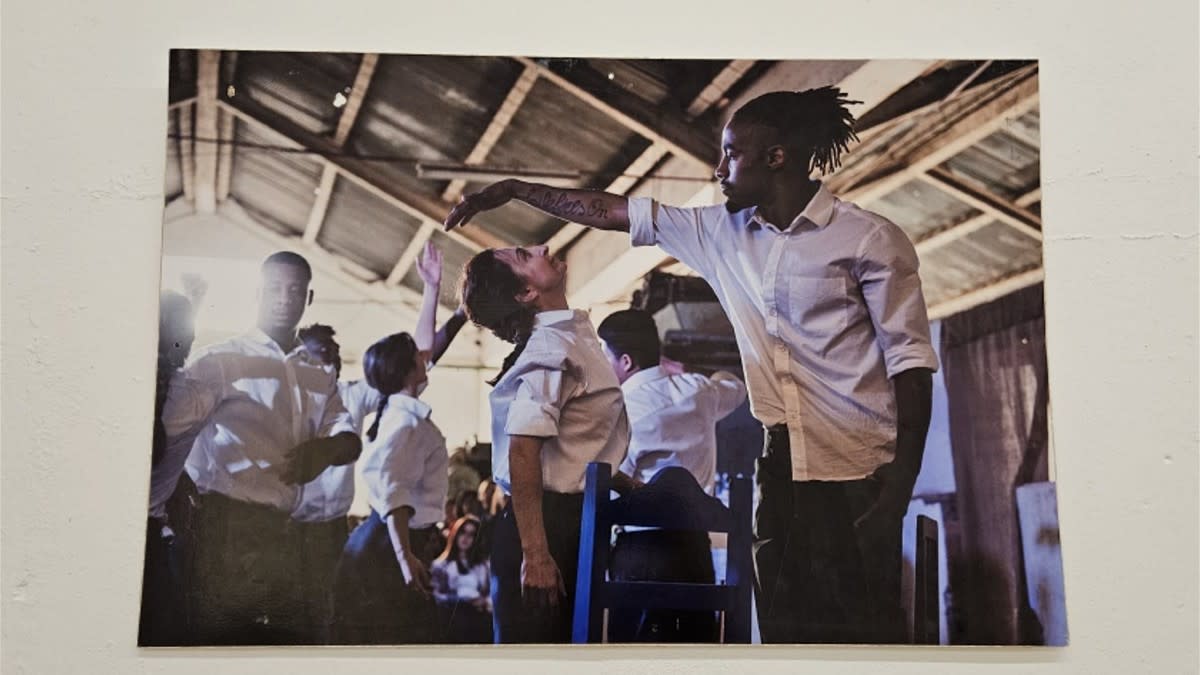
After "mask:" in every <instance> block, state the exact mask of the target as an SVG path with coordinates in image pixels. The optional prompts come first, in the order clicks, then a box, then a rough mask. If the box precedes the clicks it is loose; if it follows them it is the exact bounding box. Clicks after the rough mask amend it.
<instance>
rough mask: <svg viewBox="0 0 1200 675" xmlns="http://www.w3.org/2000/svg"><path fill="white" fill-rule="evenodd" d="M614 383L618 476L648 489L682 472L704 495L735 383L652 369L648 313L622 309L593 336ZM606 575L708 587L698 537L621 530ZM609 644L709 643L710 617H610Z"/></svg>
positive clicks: (707, 545) (738, 395) (739, 396)
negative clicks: (627, 431)
mask: <svg viewBox="0 0 1200 675" xmlns="http://www.w3.org/2000/svg"><path fill="white" fill-rule="evenodd" d="M597 333H598V334H599V335H600V339H601V340H602V341H603V343H604V351H605V354H607V356H608V359H609V362H610V363H611V365H612V369H613V373H615V374H616V376H617V380H618V381H619V382H620V383H621V392H622V393H623V394H624V396H625V409H626V410H627V411H628V413H629V426H630V428H631V429H632V435H631V437H630V440H629V454H627V455H626V456H625V461H624V462H622V464H621V467H620V471H621V473H623V474H625V475H627V476H629V477H630V478H632V479H633V480H634V482H635V483H638V484H644V483H648V482H649V481H650V479H651V478H653V477H654V475H655V474H657V473H658V472H659V471H661V470H663V469H664V468H666V467H668V466H679V467H683V468H684V469H687V470H688V472H689V473H691V474H692V477H693V478H695V479H696V483H697V485H699V486H700V487H701V488H702V489H703V490H704V491H705V492H706V493H708V494H710V495H711V494H712V492H713V484H714V482H715V478H716V467H717V429H716V428H717V422H719V421H720V420H721V419H723V418H724V417H725V416H727V415H728V414H729V413H731V412H733V411H734V410H736V409H737V407H738V406H740V405H741V404H742V401H744V400H746V387H745V385H743V384H742V382H741V380H739V379H738V378H737V376H735V375H732V374H730V373H726V372H721V371H718V372H716V373H714V374H713V376H712V377H706V376H704V375H701V374H699V373H686V372H678V371H679V368H680V366H678V365H677V364H671V366H670V367H664V366H662V365H660V355H659V354H660V351H661V344H660V341H659V337H658V326H657V325H655V323H654V317H652V316H650V314H648V313H646V312H643V311H640V310H636V309H628V310H623V311H619V312H615V313H613V314H610V315H609V316H608V317H607V318H605V319H604V321H602V322H601V323H600V327H599V328H598V329H597ZM609 573H610V574H611V575H612V578H613V579H616V580H620V581H675V582H687V583H702V584H711V583H713V582H714V580H715V571H714V569H713V560H712V550H711V542H710V541H709V538H708V533H706V532H689V531H672V530H661V529H643V528H635V527H626V528H624V529H623V531H622V532H621V533H620V534H619V535H618V536H617V541H616V544H615V545H614V546H613V550H612V557H611V560H610V563H609ZM610 617H611V620H610V621H609V641H611V642H632V641H637V642H715V641H716V639H717V628H718V624H717V620H716V615H715V614H714V613H712V612H685V611H655V612H640V611H637V610H632V611H629V610H613V611H612V612H610Z"/></svg>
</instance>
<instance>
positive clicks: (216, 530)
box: [191, 493, 315, 645]
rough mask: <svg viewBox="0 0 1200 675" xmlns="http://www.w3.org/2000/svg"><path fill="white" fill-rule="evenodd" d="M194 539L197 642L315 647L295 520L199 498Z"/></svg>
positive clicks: (261, 509)
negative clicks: (302, 579) (306, 604)
mask: <svg viewBox="0 0 1200 675" xmlns="http://www.w3.org/2000/svg"><path fill="white" fill-rule="evenodd" d="M194 536H195V549H196V550H195V556H194V561H195V571H194V573H193V575H192V589H191V591H192V594H191V597H192V603H193V607H194V613H193V616H194V622H195V625H194V631H193V632H194V637H195V643H196V644H203V645H292V644H311V643H313V642H314V641H315V639H314V636H313V635H312V634H311V632H310V631H311V628H310V627H309V626H308V622H307V621H306V613H305V603H304V600H303V584H302V583H301V576H300V566H299V560H300V558H301V555H302V554H301V551H300V546H299V545H298V541H299V539H298V537H297V536H296V533H295V526H294V524H293V522H292V520H291V518H290V517H289V514H287V513H286V512H283V511H279V510H277V509H274V508H271V507H269V506H262V505H257V504H250V503H247V502H240V501H236V500H233V499H230V498H228V497H225V496H223V495H220V494H216V493H209V494H205V495H200V497H199V505H198V509H197V513H196V519H195V523H194Z"/></svg>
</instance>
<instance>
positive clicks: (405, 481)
mask: <svg viewBox="0 0 1200 675" xmlns="http://www.w3.org/2000/svg"><path fill="white" fill-rule="evenodd" d="M431 412H432V410H431V409H430V407H429V405H428V404H426V403H424V402H423V401H419V400H417V399H415V398H412V397H411V396H408V395H407V394H392V395H391V396H390V397H389V398H388V403H387V407H386V408H384V409H383V419H382V420H380V422H379V430H378V433H377V434H376V436H375V440H374V441H372V440H370V439H367V438H364V439H363V443H364V447H363V455H362V457H361V458H360V461H361V462H362V475H363V481H364V482H366V484H367V501H368V503H369V504H370V505H371V509H372V510H374V511H375V512H376V513H378V514H379V517H380V518H384V517H386V516H387V514H388V513H390V512H391V511H393V510H395V509H398V508H400V507H401V506H409V507H411V508H412V509H413V516H412V518H411V519H410V520H409V521H408V526H409V527H410V528H413V529H416V528H422V527H428V526H430V525H433V524H434V523H436V522H438V521H439V520H441V519H442V517H443V516H445V506H446V490H447V489H448V487H449V480H450V479H449V476H450V453H449V452H447V451H446V439H445V437H444V436H442V432H441V431H439V430H438V428H437V425H435V424H434V423H433V421H432V420H430V419H429V416H430V413H431ZM373 418H374V413H371V414H370V415H368V416H367V419H368V420H372V419H373Z"/></svg>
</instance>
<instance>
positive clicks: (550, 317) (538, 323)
mask: <svg viewBox="0 0 1200 675" xmlns="http://www.w3.org/2000/svg"><path fill="white" fill-rule="evenodd" d="M585 316H587V313H586V312H584V311H583V310H581V309H552V310H549V311H547V312H538V313H537V314H536V315H535V316H534V317H533V327H534V328H540V327H542V326H553V325H554V324H556V323H563V322H564V321H573V320H575V319H578V318H582V317H585Z"/></svg>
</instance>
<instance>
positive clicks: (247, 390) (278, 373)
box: [185, 330, 355, 513]
mask: <svg viewBox="0 0 1200 675" xmlns="http://www.w3.org/2000/svg"><path fill="white" fill-rule="evenodd" d="M185 372H186V373H187V375H188V376H189V377H192V378H195V379H197V380H200V381H201V382H205V383H207V384H210V385H215V386H217V387H219V388H220V391H221V400H220V403H219V405H218V406H217V409H216V411H215V412H214V413H213V415H212V416H211V418H210V419H209V423H208V424H207V425H205V427H204V429H202V430H201V432H200V434H199V435H198V436H197V437H196V442H195V444H194V445H193V447H192V452H191V454H190V455H189V456H188V459H187V471H188V474H189V475H191V477H192V480H193V481H195V483H196V487H197V488H198V489H199V490H200V492H202V493H207V492H218V493H220V494H223V495H225V496H227V497H230V498H232V499H236V500H239V501H244V502H250V503H253V504H264V505H268V506H272V507H275V508H276V509H279V510H280V511H283V512H284V513H291V512H292V511H293V510H294V509H295V508H296V505H297V504H298V503H299V501H300V492H301V488H300V487H299V486H296V485H288V484H286V483H284V482H283V481H282V480H281V479H280V471H281V470H282V467H283V462H284V459H285V457H286V455H287V452H288V451H289V450H291V449H292V448H294V447H296V446H297V445H299V444H300V443H303V442H304V441H308V440H311V439H314V438H326V437H329V436H333V435H335V434H339V433H342V432H346V431H348V432H352V433H353V432H354V431H355V429H354V425H353V423H352V422H351V420H350V415H349V413H347V412H346V409H345V407H343V406H342V399H341V397H340V396H338V390H337V382H336V379H335V375H334V373H333V371H332V369H328V368H326V367H324V366H322V365H321V364H319V363H317V362H316V361H315V360H314V359H312V358H311V357H310V356H309V354H308V352H307V351H306V350H305V349H304V347H303V346H299V347H297V348H296V349H294V350H292V351H291V352H288V353H284V351H283V350H282V349H281V348H280V347H279V345H278V344H276V343H275V341H274V340H272V339H271V338H270V337H268V336H267V335H266V334H264V333H263V332H262V331H260V330H254V331H252V332H250V333H247V334H246V335H242V336H238V337H235V338H231V339H229V340H226V341H224V342H220V343H217V344H215V345H211V346H209V347H206V348H204V349H203V350H201V351H199V352H198V353H197V354H196V355H195V356H194V357H193V358H192V360H191V361H190V362H189V363H188V365H187V367H186V368H185Z"/></svg>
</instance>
